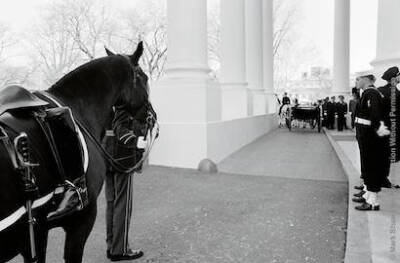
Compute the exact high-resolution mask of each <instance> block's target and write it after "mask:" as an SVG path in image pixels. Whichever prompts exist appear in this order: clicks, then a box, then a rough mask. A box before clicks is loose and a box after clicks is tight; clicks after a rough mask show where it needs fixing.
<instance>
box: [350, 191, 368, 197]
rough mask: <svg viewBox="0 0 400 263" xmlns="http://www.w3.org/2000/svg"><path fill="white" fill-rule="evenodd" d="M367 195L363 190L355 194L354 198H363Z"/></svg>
mask: <svg viewBox="0 0 400 263" xmlns="http://www.w3.org/2000/svg"><path fill="white" fill-rule="evenodd" d="M364 194H365V191H364V190H361V192H359V193H356V194H353V196H354V197H362V196H363V195H364Z"/></svg>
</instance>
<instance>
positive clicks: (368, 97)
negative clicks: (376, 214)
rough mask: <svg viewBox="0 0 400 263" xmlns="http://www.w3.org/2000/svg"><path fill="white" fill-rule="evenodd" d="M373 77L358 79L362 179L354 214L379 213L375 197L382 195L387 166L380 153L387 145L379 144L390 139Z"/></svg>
mask: <svg viewBox="0 0 400 263" xmlns="http://www.w3.org/2000/svg"><path fill="white" fill-rule="evenodd" d="M374 83H375V77H374V76H373V75H365V76H361V77H360V78H359V81H358V82H357V88H358V89H362V90H363V93H362V97H361V100H360V102H359V104H358V106H357V109H356V119H355V123H356V137H357V141H358V145H359V149H360V157H361V177H362V179H363V180H364V193H363V192H361V193H359V194H362V196H359V197H355V198H353V201H354V202H358V203H362V204H361V205H360V206H356V209H357V210H361V211H369V210H379V209H380V205H379V201H378V193H379V192H380V191H381V186H382V181H383V179H384V173H385V170H386V169H387V167H386V166H387V163H386V162H385V160H383V159H384V158H382V153H383V152H385V151H386V150H387V149H386V148H387V145H385V144H384V143H382V141H383V140H385V138H384V137H385V136H386V137H387V136H388V135H390V131H389V129H388V128H387V127H386V126H385V124H384V108H383V95H382V94H381V93H380V92H379V91H378V90H377V89H376V88H375V86H374Z"/></svg>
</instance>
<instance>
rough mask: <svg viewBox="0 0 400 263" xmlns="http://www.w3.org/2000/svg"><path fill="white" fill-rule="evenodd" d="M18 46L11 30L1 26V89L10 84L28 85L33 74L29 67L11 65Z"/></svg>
mask: <svg viewBox="0 0 400 263" xmlns="http://www.w3.org/2000/svg"><path fill="white" fill-rule="evenodd" d="M16 44H17V40H16V38H15V37H14V34H13V32H11V30H10V29H9V28H8V27H6V26H4V25H2V24H0V88H3V87H6V86H8V85H10V84H20V85H23V84H26V83H27V82H28V80H29V78H30V76H31V74H32V72H31V70H29V69H28V68H27V67H22V66H13V65H12V64H11V63H10V61H9V60H10V59H11V58H12V57H13V55H11V53H12V52H11V51H12V49H13V48H14V47H15V45H16Z"/></svg>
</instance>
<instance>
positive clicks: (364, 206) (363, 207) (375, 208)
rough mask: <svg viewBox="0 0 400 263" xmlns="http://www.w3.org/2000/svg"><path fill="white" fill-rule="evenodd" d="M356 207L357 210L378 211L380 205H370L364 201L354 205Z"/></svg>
mask: <svg viewBox="0 0 400 263" xmlns="http://www.w3.org/2000/svg"><path fill="white" fill-rule="evenodd" d="M356 209H357V210H359V211H379V209H380V206H379V205H371V204H368V203H364V204H362V205H360V206H356Z"/></svg>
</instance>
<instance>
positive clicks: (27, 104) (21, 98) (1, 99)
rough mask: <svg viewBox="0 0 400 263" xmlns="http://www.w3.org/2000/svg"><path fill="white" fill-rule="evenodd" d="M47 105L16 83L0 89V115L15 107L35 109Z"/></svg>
mask: <svg viewBox="0 0 400 263" xmlns="http://www.w3.org/2000/svg"><path fill="white" fill-rule="evenodd" d="M47 105H49V103H48V102H46V101H44V100H41V99H39V98H38V97H36V96H35V95H33V94H32V93H31V92H29V91H28V90H26V89H25V88H23V87H21V86H17V85H13V86H9V87H7V88H5V89H3V90H1V91H0V115H2V114H3V113H4V112H6V111H12V110H16V109H31V110H33V109H37V108H40V107H45V106H47Z"/></svg>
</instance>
